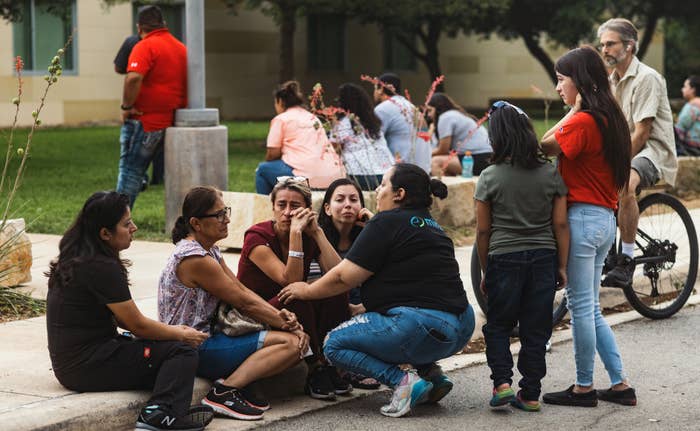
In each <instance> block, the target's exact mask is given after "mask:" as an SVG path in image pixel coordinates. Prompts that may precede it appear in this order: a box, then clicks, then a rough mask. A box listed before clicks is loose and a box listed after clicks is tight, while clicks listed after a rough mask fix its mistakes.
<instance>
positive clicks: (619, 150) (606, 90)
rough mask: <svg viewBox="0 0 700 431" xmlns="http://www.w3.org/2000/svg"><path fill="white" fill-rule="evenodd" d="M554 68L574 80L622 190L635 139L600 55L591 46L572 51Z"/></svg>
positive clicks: (558, 61)
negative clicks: (632, 137) (599, 134)
mask: <svg viewBox="0 0 700 431" xmlns="http://www.w3.org/2000/svg"><path fill="white" fill-rule="evenodd" d="M554 69H555V70H556V71H557V72H558V73H560V74H562V75H564V76H568V77H570V78H571V80H572V81H573V82H574V85H576V89H577V90H578V92H579V94H580V95H581V111H582V112H586V113H588V114H590V115H592V116H593V118H594V119H595V122H596V124H597V125H598V128H599V129H600V132H601V134H602V135H603V155H604V156H605V160H606V161H607V162H608V164H609V165H610V169H611V170H612V174H613V179H614V181H615V187H617V189H618V190H622V189H623V188H625V187H626V185H627V182H628V181H629V176H630V160H631V157H632V155H631V153H632V140H631V137H630V131H629V127H628V125H627V120H626V119H625V116H624V114H623V113H622V110H621V109H620V106H619V105H618V104H617V101H615V97H614V96H613V94H612V91H611V90H610V83H609V82H608V74H607V71H606V69H605V65H604V64H603V60H602V59H601V58H600V54H598V52H597V51H596V50H595V49H594V48H592V47H590V46H583V47H581V48H576V49H572V50H571V51H569V52H567V53H566V54H564V55H563V56H562V57H561V58H559V60H557V63H556V65H555V66H554Z"/></svg>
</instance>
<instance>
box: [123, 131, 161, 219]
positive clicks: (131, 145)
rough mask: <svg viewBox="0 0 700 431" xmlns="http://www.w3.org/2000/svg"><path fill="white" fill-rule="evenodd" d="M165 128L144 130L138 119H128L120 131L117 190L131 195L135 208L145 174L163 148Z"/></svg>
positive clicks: (131, 202) (130, 200) (130, 198)
mask: <svg viewBox="0 0 700 431" xmlns="http://www.w3.org/2000/svg"><path fill="white" fill-rule="evenodd" d="M164 137H165V129H161V130H154V131H152V132H144V130H143V125H142V124H141V122H140V121H138V120H126V121H125V122H124V124H122V127H121V130H120V131H119V144H120V146H121V151H120V153H119V178H118V179H117V192H119V193H124V194H125V195H127V196H129V203H130V206H131V207H132V208H133V206H134V202H135V201H136V196H138V194H139V192H140V191H141V183H142V182H143V176H144V174H145V173H146V169H148V165H149V164H150V163H151V160H153V157H154V156H155V154H156V153H157V152H158V150H160V149H161V148H163V138H164Z"/></svg>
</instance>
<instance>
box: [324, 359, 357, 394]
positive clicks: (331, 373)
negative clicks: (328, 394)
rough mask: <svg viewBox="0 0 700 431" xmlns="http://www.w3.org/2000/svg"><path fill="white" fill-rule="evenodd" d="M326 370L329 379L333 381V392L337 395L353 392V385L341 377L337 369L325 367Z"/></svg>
mask: <svg viewBox="0 0 700 431" xmlns="http://www.w3.org/2000/svg"><path fill="white" fill-rule="evenodd" d="M325 369H326V370H325V371H326V373H328V377H329V378H330V379H331V383H332V384H333V391H334V392H335V394H336V395H344V394H349V393H350V392H352V385H351V384H350V383H349V382H348V381H346V380H345V379H343V378H342V377H340V374H339V373H338V369H337V368H335V367H333V366H327V367H325Z"/></svg>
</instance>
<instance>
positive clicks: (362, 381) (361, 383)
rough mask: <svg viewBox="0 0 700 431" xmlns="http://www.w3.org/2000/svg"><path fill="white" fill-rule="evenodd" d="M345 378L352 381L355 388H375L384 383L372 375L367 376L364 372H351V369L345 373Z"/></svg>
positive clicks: (349, 381)
mask: <svg viewBox="0 0 700 431" xmlns="http://www.w3.org/2000/svg"><path fill="white" fill-rule="evenodd" d="M343 379H344V380H346V381H347V382H348V383H350V384H351V385H352V387H353V388H357V389H368V390H374V389H379V387H380V386H381V385H382V384H381V383H379V382H378V381H377V380H376V379H374V378H372V377H366V376H363V375H362V374H356V373H351V372H349V371H346V372H345V373H344V374H343Z"/></svg>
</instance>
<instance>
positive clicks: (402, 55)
mask: <svg viewBox="0 0 700 431" xmlns="http://www.w3.org/2000/svg"><path fill="white" fill-rule="evenodd" d="M412 42H413V46H414V47H415V45H416V40H415V38H414V39H413V40H412ZM384 69H386V70H407V71H415V70H416V57H415V56H414V55H413V54H412V53H411V51H409V50H408V48H406V46H405V45H404V44H403V43H401V42H399V40H398V39H397V38H396V36H394V35H393V34H392V33H389V32H385V33H384Z"/></svg>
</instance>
